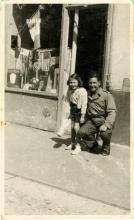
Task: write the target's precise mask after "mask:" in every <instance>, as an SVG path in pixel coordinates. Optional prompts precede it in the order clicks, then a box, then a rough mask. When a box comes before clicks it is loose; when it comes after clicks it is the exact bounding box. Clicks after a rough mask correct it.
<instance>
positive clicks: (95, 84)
mask: <svg viewBox="0 0 134 220" xmlns="http://www.w3.org/2000/svg"><path fill="white" fill-rule="evenodd" d="M88 86H89V90H90V91H91V92H92V93H96V91H97V90H98V88H99V87H100V82H99V81H98V79H97V78H96V77H93V78H90V79H89V81H88Z"/></svg>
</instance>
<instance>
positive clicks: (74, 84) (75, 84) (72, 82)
mask: <svg viewBox="0 0 134 220" xmlns="http://www.w3.org/2000/svg"><path fill="white" fill-rule="evenodd" d="M69 87H70V89H72V90H75V89H77V88H78V81H77V80H76V79H70V82H69Z"/></svg>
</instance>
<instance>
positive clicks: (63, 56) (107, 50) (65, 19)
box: [57, 4, 114, 130]
mask: <svg viewBox="0 0 134 220" xmlns="http://www.w3.org/2000/svg"><path fill="white" fill-rule="evenodd" d="M89 7H99V5H98V4H96V5H95V4H88V5H81V4H78V5H73V4H72V5H71V4H68V5H67V4H66V5H63V8H62V23H61V42H60V68H59V69H60V73H59V74H60V78H59V94H58V111H57V130H58V129H59V127H60V125H61V122H62V119H63V90H64V77H65V71H66V62H67V47H68V38H69V19H70V18H69V11H70V10H76V13H77V15H78V11H79V10H84V9H87V8H89ZM113 11H114V4H109V5H108V16H107V25H106V32H105V43H104V44H105V45H104V60H103V75H102V87H103V88H104V89H106V84H107V80H109V78H110V72H109V67H110V54H111V45H112V28H113ZM74 50H75V53H76V50H77V46H76V45H75V49H74ZM75 57H76V54H75ZM74 62H75V61H74ZM73 66H74V63H73Z"/></svg>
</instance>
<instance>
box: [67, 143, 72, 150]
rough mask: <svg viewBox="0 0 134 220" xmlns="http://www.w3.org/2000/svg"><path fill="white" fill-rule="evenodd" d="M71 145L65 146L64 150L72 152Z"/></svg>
mask: <svg viewBox="0 0 134 220" xmlns="http://www.w3.org/2000/svg"><path fill="white" fill-rule="evenodd" d="M72 148H73V144H70V145H69V146H65V150H72Z"/></svg>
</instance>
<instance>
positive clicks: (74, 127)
mask: <svg viewBox="0 0 134 220" xmlns="http://www.w3.org/2000/svg"><path fill="white" fill-rule="evenodd" d="M79 128H80V125H79V122H74V121H73V120H72V121H71V144H70V145H69V146H66V147H65V149H66V150H71V149H72V147H73V146H74V145H76V144H77V141H76V135H77V132H78V131H79Z"/></svg>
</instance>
